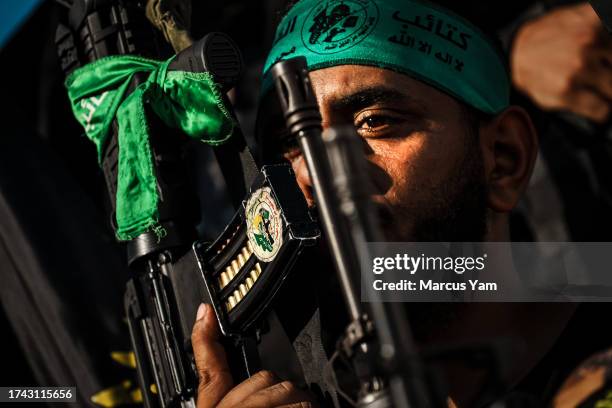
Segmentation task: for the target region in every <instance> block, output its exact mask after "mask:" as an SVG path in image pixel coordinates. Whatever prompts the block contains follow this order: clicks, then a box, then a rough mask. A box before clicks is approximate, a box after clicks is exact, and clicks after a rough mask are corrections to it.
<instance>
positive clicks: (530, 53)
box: [510, 3, 612, 123]
mask: <svg viewBox="0 0 612 408" xmlns="http://www.w3.org/2000/svg"><path fill="white" fill-rule="evenodd" d="M510 64H511V69H512V80H513V82H514V84H515V86H516V87H517V88H518V89H519V90H521V91H522V92H524V93H525V94H527V95H528V96H529V97H531V99H532V100H533V101H534V102H535V103H536V104H537V105H539V106H540V107H541V108H543V109H546V110H566V111H570V112H573V113H576V114H579V115H582V116H584V117H586V118H589V119H591V120H593V121H596V122H599V123H602V122H605V121H606V120H607V119H608V116H609V115H610V101H611V100H612V40H611V38H610V36H609V35H608V34H607V33H606V32H604V29H603V26H602V23H601V21H600V20H599V18H598V17H597V14H595V12H594V11H593V8H592V7H591V6H590V5H589V4H588V3H583V4H579V5H574V6H569V7H563V8H560V9H558V10H556V11H553V12H551V13H549V14H547V15H545V16H542V17H540V18H538V19H536V20H534V21H531V22H529V23H527V24H525V25H524V26H523V27H522V28H521V29H520V30H519V32H518V34H517V36H516V40H515V43H514V46H513V49H512V54H511V61H510Z"/></svg>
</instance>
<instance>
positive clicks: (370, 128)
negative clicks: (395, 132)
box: [355, 115, 399, 133]
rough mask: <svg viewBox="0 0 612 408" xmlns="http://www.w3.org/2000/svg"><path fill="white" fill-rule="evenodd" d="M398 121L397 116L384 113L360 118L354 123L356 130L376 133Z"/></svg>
mask: <svg viewBox="0 0 612 408" xmlns="http://www.w3.org/2000/svg"><path fill="white" fill-rule="evenodd" d="M398 122H399V119H398V118H394V117H391V116H385V115H371V116H368V117H365V118H363V119H360V120H358V121H357V123H356V124H355V125H356V127H357V131H358V132H362V133H377V132H385V131H387V130H389V128H390V127H391V126H393V125H395V124H397V123H398Z"/></svg>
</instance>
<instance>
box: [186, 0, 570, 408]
mask: <svg viewBox="0 0 612 408" xmlns="http://www.w3.org/2000/svg"><path fill="white" fill-rule="evenodd" d="M339 5H342V7H343V9H342V10H341V11H342V13H339V12H338V10H339V9H335V8H334V7H335V6H339ZM347 5H348V6H349V7H350V10H347ZM330 16H332V17H334V18H330ZM296 56H305V57H306V58H307V61H308V66H309V69H310V71H311V73H310V78H311V81H312V86H313V89H314V91H315V93H316V97H317V100H318V102H319V107H320V110H321V115H322V119H323V127H324V128H325V127H328V126H335V125H345V124H351V125H353V126H354V127H355V129H356V130H357V133H358V134H359V135H360V136H361V137H362V139H363V141H364V144H363V146H364V153H365V155H366V157H367V159H368V161H369V163H370V170H371V171H370V175H371V178H372V182H373V185H374V186H375V192H374V197H373V199H374V201H375V203H376V204H377V206H378V207H379V208H380V213H381V216H382V221H383V224H384V231H385V233H386V235H387V238H388V239H389V240H390V241H407V242H410V241H509V239H510V237H509V225H508V214H509V212H510V211H511V210H512V209H513V208H514V207H515V205H516V204H517V202H518V201H519V199H520V198H521V195H522V194H523V192H524V190H525V188H526V186H527V183H528V181H529V178H530V175H531V171H532V169H533V165H534V161H535V157H536V154H537V137H536V134H535V131H534V129H533V126H532V123H531V121H530V118H529V116H528V115H527V114H526V113H525V111H524V110H523V109H521V108H520V107H517V106H511V105H510V104H509V87H510V82H509V78H508V73H507V70H506V63H505V60H504V58H503V56H502V55H501V53H499V52H498V50H497V49H496V47H495V45H494V44H493V42H492V41H491V40H490V39H489V38H487V36H486V35H485V34H483V33H482V32H481V31H480V30H479V29H478V28H476V27H475V26H473V25H472V24H470V23H469V22H467V21H465V20H463V19H462V18H460V17H458V16H457V15H455V14H454V13H453V12H451V11H449V10H447V9H443V8H440V7H438V6H434V5H431V4H429V3H425V2H421V1H414V0H413V1H400V0H355V1H344V2H340V1H330V2H323V3H319V2H318V1H315V0H302V1H300V2H298V3H297V4H296V5H295V6H294V7H293V8H292V9H291V10H290V11H289V12H288V14H287V15H286V16H285V18H284V20H283V21H282V22H281V24H280V25H279V28H278V32H277V37H276V39H275V42H274V46H273V49H272V51H271V52H270V55H269V57H268V62H267V63H266V68H265V72H266V74H267V72H268V70H269V68H270V66H271V65H272V64H273V63H274V62H276V61H278V60H281V59H286V58H291V57H296ZM265 83H266V80H265V79H264V89H265V88H266V85H265ZM286 145H287V147H286V148H285V149H284V151H283V152H282V153H283V156H284V158H285V159H286V160H288V161H289V162H290V163H291V165H292V167H293V169H294V171H295V174H296V178H297V181H298V184H299V187H300V189H301V190H302V192H303V194H304V196H305V197H306V200H307V202H308V204H309V205H314V204H315V201H314V194H313V187H312V180H311V179H310V177H309V174H308V171H307V168H306V163H305V161H304V158H303V156H302V154H301V152H300V151H299V150H298V149H296V148H293V147H291V144H290V143H289V144H286ZM508 263H509V264H510V261H508ZM329 274H331V270H329ZM321 297H323V296H321ZM319 307H320V310H321V313H320V315H321V316H323V315H324V314H327V313H332V314H333V313H334V312H333V311H332V312H330V311H329V309H330V307H327V309H328V310H327V311H325V309H326V307H325V305H320V306H319ZM332 310H334V309H332ZM336 310H337V309H336ZM409 310H410V312H411V313H410V314H411V316H412V318H413V323H414V325H415V332H416V335H417V340H419V342H420V345H421V346H432V345H439V344H443V343H444V342H448V341H449V339H451V340H452V341H453V342H454V343H474V342H478V343H482V342H486V341H488V340H492V339H496V338H500V337H503V338H507V339H510V340H511V341H512V342H513V344H514V345H515V346H516V347H515V349H516V350H514V349H513V351H512V355H511V360H513V362H515V364H513V365H512V367H511V368H510V369H509V370H508V371H507V372H505V373H504V374H505V375H506V376H507V378H508V380H509V384H515V383H516V382H517V381H519V380H520V379H521V378H522V377H523V376H524V375H525V374H526V373H527V372H528V371H529V370H530V369H531V368H533V366H534V365H535V364H536V363H537V361H538V360H539V359H540V358H541V357H542V355H543V354H544V353H545V352H546V351H547V350H548V349H549V348H550V347H551V345H552V343H553V342H554V340H555V339H556V337H557V336H558V335H559V333H560V332H561V331H562V329H563V327H564V326H565V324H566V322H567V320H568V318H569V316H570V315H571V313H572V310H573V307H572V306H569V305H544V304H542V305H533V304H529V305H525V304H465V305H462V306H461V307H460V308H452V307H449V306H445V305H433V306H431V305H425V306H420V307H413V308H409ZM315 316H319V315H318V312H317V314H315ZM321 319H323V318H322V317H321ZM544 319H545V321H546V324H541V322H542V320H544ZM313 320H314V321H315V323H316V324H315V326H319V324H320V326H321V329H320V330H321V331H324V330H325V327H324V326H325V324H324V322H318V317H315V318H313ZM313 320H311V322H310V323H309V325H311V323H312V322H313ZM340 327H342V326H340ZM336 330H338V327H336ZM315 331H316V330H315ZM311 333H312V332H311ZM331 337H333V336H331ZM218 340H219V331H218V328H217V327H216V320H215V316H214V312H213V311H212V310H211V308H210V307H207V306H204V305H202V306H201V307H200V309H199V311H198V317H197V321H196V324H195V326H194V330H193V336H192V343H193V347H194V352H195V355H196V363H197V366H198V372H199V376H200V386H199V394H198V395H199V397H198V407H199V408H204V407H222V408H227V407H237V406H240V407H277V406H295V407H297V406H310V405H315V404H317V403H318V402H320V401H316V399H315V398H314V397H313V395H312V394H309V393H307V392H304V391H302V390H300V389H298V388H297V387H296V386H295V385H294V384H293V383H292V382H289V381H282V380H281V379H279V378H277V377H276V376H275V375H274V374H272V373H270V372H267V371H263V372H261V373H258V374H256V375H254V376H253V377H251V378H250V379H248V380H246V381H244V382H243V383H241V384H235V383H234V382H233V379H232V378H231V375H230V373H229V368H228V365H227V360H226V358H225V354H224V350H223V347H222V346H221V344H220V343H219V341H218ZM294 345H295V342H294ZM304 364H305V363H304V362H303V361H302V366H303V367H305V365H304ZM308 364H310V368H309V369H308V370H306V369H305V370H304V371H308V372H310V373H311V374H312V372H317V371H319V372H322V371H323V370H324V365H325V361H322V362H320V363H318V362H315V363H312V362H309V363H308ZM313 367H314V368H313ZM444 370H445V373H446V375H447V380H448V384H449V397H450V399H451V400H452V404H455V405H456V406H459V407H463V406H469V405H470V404H471V403H473V402H474V401H475V398H476V394H477V391H478V389H479V388H480V387H481V386H482V384H483V383H484V381H485V380H486V376H487V375H488V374H487V372H486V371H484V370H479V369H475V368H467V367H465V366H463V365H462V364H446V365H444ZM307 376H308V375H307ZM307 380H308V381H307V382H308V383H310V384H311V385H312V384H313V383H316V384H315V385H317V386H318V387H319V388H321V389H323V390H324V391H326V392H328V393H333V391H330V390H329V384H326V383H325V379H324V378H322V376H319V378H318V379H315V380H312V379H311V380H309V379H308V378H307ZM332 400H333V401H335V402H337V399H334V398H332ZM309 404H310V405H309Z"/></svg>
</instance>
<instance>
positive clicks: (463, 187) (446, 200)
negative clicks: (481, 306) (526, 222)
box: [405, 133, 487, 344]
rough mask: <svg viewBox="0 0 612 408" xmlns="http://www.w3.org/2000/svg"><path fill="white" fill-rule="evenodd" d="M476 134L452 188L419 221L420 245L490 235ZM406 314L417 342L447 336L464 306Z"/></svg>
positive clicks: (423, 306) (418, 308) (419, 307)
mask: <svg viewBox="0 0 612 408" xmlns="http://www.w3.org/2000/svg"><path fill="white" fill-rule="evenodd" d="M476 135H477V133H476V134H469V135H468V139H469V140H470V142H469V143H470V145H469V146H468V147H467V150H466V154H465V157H464V160H462V163H461V165H459V166H458V168H457V170H456V172H455V175H456V177H454V178H453V179H452V180H449V183H448V188H447V189H445V191H443V192H441V193H440V194H438V195H437V197H436V198H435V199H434V200H433V201H435V202H434V203H432V205H431V206H430V207H429V209H428V211H426V212H425V214H422V215H423V216H420V217H418V219H416V220H415V227H414V230H413V235H412V237H410V238H413V239H414V240H415V241H420V242H481V241H483V240H484V238H485V235H486V232H487V217H486V215H487V186H486V182H485V177H484V161H483V158H482V154H481V151H480V147H479V145H478V137H477V136H476ZM405 306H406V312H407V314H408V319H409V321H410V325H411V327H412V330H413V336H414V338H415V340H416V341H417V342H420V343H422V344H423V343H428V342H429V341H432V340H434V339H438V340H439V339H440V335H442V337H444V336H443V335H444V333H446V332H447V329H448V328H449V327H450V325H451V324H452V323H453V322H456V320H457V319H458V318H460V316H461V314H462V312H463V309H464V308H465V306H466V305H465V304H463V303H408V304H406V305H405Z"/></svg>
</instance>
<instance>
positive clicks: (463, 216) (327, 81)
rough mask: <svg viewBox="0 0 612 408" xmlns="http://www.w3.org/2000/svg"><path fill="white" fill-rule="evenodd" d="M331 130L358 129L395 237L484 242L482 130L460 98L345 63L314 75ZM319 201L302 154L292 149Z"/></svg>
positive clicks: (303, 182)
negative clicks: (343, 126) (333, 128)
mask: <svg viewBox="0 0 612 408" xmlns="http://www.w3.org/2000/svg"><path fill="white" fill-rule="evenodd" d="M310 77H311V80H312V85H313V88H314V90H315V93H316V95H317V99H318V102H319V107H320V110H321V115H322V117H323V127H324V128H325V127H329V126H334V125H346V124H351V125H354V127H355V129H356V130H357V133H358V134H359V136H361V138H363V140H364V142H365V143H364V150H365V152H366V155H367V158H368V160H369V162H370V163H371V165H370V168H369V169H368V170H369V173H370V174H371V176H372V182H373V186H374V189H375V197H374V200H375V202H376V204H377V206H378V207H379V209H380V215H381V219H382V222H383V227H384V230H385V233H386V234H387V238H388V239H389V240H395V241H416V240H418V241H439V240H440V241H480V240H482V239H483V236H484V234H485V230H486V222H485V218H486V217H485V214H486V188H485V182H484V174H483V164H482V157H481V154H480V145H479V141H478V135H477V129H475V126H474V125H473V124H471V123H470V121H469V120H468V119H467V114H466V110H465V109H464V108H463V107H462V106H461V105H460V104H459V103H458V102H457V101H456V100H454V99H453V98H451V97H450V96H447V95H446V94H444V93H442V92H440V91H438V90H436V89H435V88H433V87H431V86H428V85H426V84H424V83H422V82H419V81H417V80H414V79H412V78H410V77H408V76H406V75H402V74H399V73H395V72H392V71H390V70H386V69H380V68H375V67H366V66H352V65H344V66H337V67H332V68H326V69H321V70H317V71H314V72H312V73H311V74H310ZM285 157H286V158H287V159H288V160H289V161H290V162H291V164H292V166H293V169H294V171H295V172H296V176H297V178H298V182H299V184H300V188H301V189H302V191H303V192H304V194H305V196H306V199H307V201H308V202H309V204H312V203H313V192H312V185H311V183H310V180H309V178H308V173H307V170H306V164H305V162H304V160H303V157H302V156H301V154H300V153H299V150H297V149H294V150H289V151H287V152H286V154H285Z"/></svg>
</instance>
